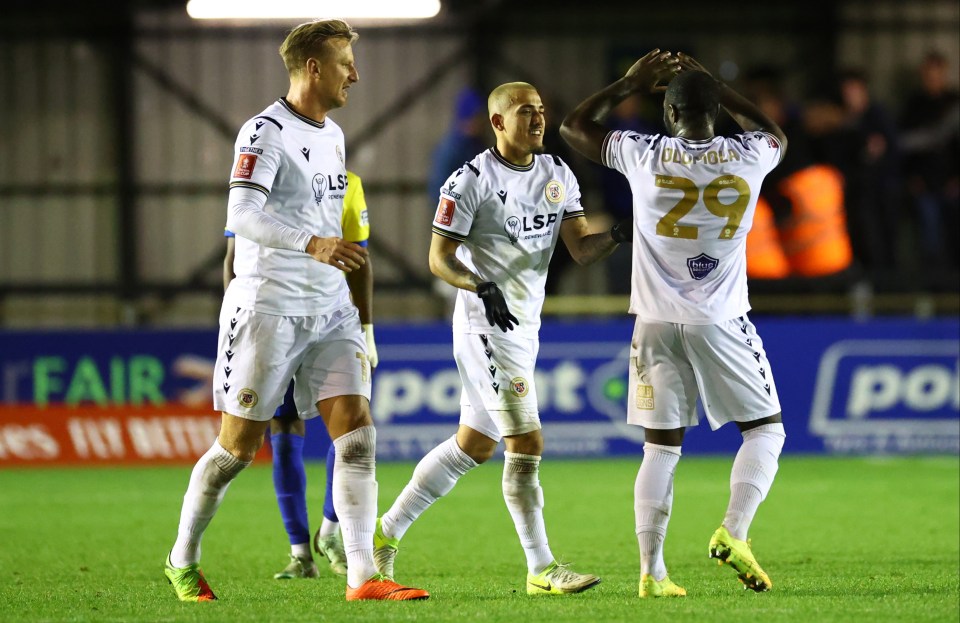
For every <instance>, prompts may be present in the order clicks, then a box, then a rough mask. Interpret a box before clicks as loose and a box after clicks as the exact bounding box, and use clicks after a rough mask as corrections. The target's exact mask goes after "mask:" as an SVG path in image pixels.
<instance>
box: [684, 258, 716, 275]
mask: <svg viewBox="0 0 960 623" xmlns="http://www.w3.org/2000/svg"><path fill="white" fill-rule="evenodd" d="M719 265H720V260H718V259H717V258H715V257H710V256H709V255H707V254H706V253H701V254H700V255H698V256H697V257H688V258H687V270H689V271H690V276H691V277H693V278H694V279H696V280H697V281H700V280H701V279H703V278H704V277H706V276H707V275H709V274H710V273H712V272H713V271H714V269H715V268H716V267H717V266H719Z"/></svg>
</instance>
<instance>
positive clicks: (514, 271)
mask: <svg viewBox="0 0 960 623" xmlns="http://www.w3.org/2000/svg"><path fill="white" fill-rule="evenodd" d="M487 104H488V110H489V117H490V123H491V125H492V126H493V129H494V133H495V134H496V139H497V143H496V147H493V148H491V149H488V150H487V151H484V152H482V153H481V154H479V155H478V156H477V157H476V158H474V159H473V160H472V161H470V162H467V163H465V164H464V165H463V166H462V167H461V168H460V169H458V170H457V171H455V172H454V173H453V174H452V175H451V176H450V177H449V178H448V179H447V181H446V183H445V184H444V186H443V188H442V189H441V190H440V204H439V207H438V208H437V213H436V217H435V219H434V221H433V239H432V242H431V245H430V270H431V271H432V272H433V274H434V275H436V276H437V277H440V278H441V279H443V280H444V281H446V282H447V283H449V284H451V285H453V286H455V287H457V288H459V291H458V295H457V301H456V306H455V310H454V315H453V351H454V358H455V359H456V362H457V367H458V368H459V370H460V378H461V380H462V381H463V393H462V397H461V401H460V407H461V411H460V427H459V429H458V431H457V434H456V435H454V436H452V437H450V439H448V440H447V441H445V442H444V443H442V444H440V445H439V446H437V447H436V448H434V449H433V450H431V451H430V452H429V453H428V454H427V455H426V456H425V457H424V458H423V459H422V460H421V461H420V463H419V464H418V465H417V467H416V469H415V470H414V472H413V478H412V479H411V480H410V482H409V484H407V486H406V487H405V488H404V490H403V491H402V492H401V494H400V496H399V497H398V498H397V500H396V501H395V502H394V504H393V506H392V507H391V508H390V510H388V511H387V512H386V513H385V514H384V515H383V517H382V518H381V519H380V521H379V522H378V523H377V530H376V533H375V535H374V545H375V549H374V560H375V561H376V563H377V568H378V570H379V571H380V572H381V573H383V574H384V575H386V576H387V577H391V576H392V575H393V568H394V559H395V557H396V555H397V548H398V546H399V542H400V539H401V538H402V537H403V536H404V534H405V533H406V531H407V529H408V528H409V527H410V526H411V524H412V523H413V522H414V521H415V520H416V519H417V518H418V517H419V516H420V515H421V514H422V513H423V512H424V511H425V510H426V509H427V508H429V507H430V505H431V504H433V503H434V502H436V501H437V500H438V499H439V498H440V497H442V496H444V495H446V494H447V493H448V492H449V491H450V490H451V489H452V488H453V486H454V485H455V484H456V483H457V481H458V480H459V479H460V477H462V476H463V475H464V474H465V473H467V471H469V470H470V469H472V468H474V467H476V466H477V465H478V464H480V463H483V462H485V461H486V460H487V459H489V458H490V457H491V456H492V455H493V452H494V450H495V449H496V446H497V443H498V442H499V441H500V439H501V438H504V439H505V443H506V452H505V453H504V459H505V460H504V466H503V497H504V500H505V501H506V504H507V508H508V509H509V511H510V515H511V516H512V517H513V521H514V524H515V526H516V529H517V533H518V535H519V536H520V542H521V544H522V546H523V550H524V553H525V554H526V558H527V582H526V589H527V593H529V594H563V593H578V592H581V591H584V590H586V589H588V588H590V587H592V586H595V585H596V584H597V583H599V582H600V578H598V577H597V576H595V575H591V574H581V573H577V572H575V571H573V570H572V569H570V568H569V566H567V565H560V564H557V561H556V560H555V559H554V557H553V554H552V553H551V551H550V547H549V545H548V544H547V535H546V530H545V527H544V522H543V491H542V489H541V487H540V479H539V466H540V456H541V454H542V452H543V437H542V435H541V433H540V417H539V413H538V410H537V389H536V387H535V386H534V384H533V374H534V367H535V365H536V359H537V351H538V349H539V341H538V334H539V328H540V309H541V307H542V306H543V299H544V283H545V281H546V275H547V266H548V265H549V263H550V257H551V255H552V254H553V250H554V248H555V247H556V245H557V241H558V240H559V239H561V238H562V239H563V242H564V244H566V245H567V247H568V248H569V250H570V254H571V256H573V258H574V259H575V260H576V261H577V262H578V263H580V264H589V263H591V262H595V261H597V260H599V259H602V258H604V257H606V256H607V255H609V254H610V253H612V252H613V250H614V249H615V248H616V246H617V244H618V243H619V242H624V241H626V238H625V237H623V236H622V234H627V235H629V233H628V232H629V228H628V227H626V228H620V227H618V226H617V227H614V229H613V230H611V231H610V232H603V233H595V234H591V233H590V230H589V227H588V225H587V220H586V218H585V217H584V214H583V208H582V207H581V206H580V187H579V185H578V183H577V179H576V177H574V175H573V173H572V172H571V171H570V169H569V167H567V165H566V164H565V163H564V162H563V161H562V160H560V158H558V157H556V156H550V155H544V154H543V131H544V127H545V125H546V119H545V116H544V108H543V103H542V102H541V100H540V95H539V94H538V93H537V90H536V89H535V88H534V87H533V86H531V85H529V84H527V83H524V82H512V83H507V84H503V85H501V86H499V87H497V88H496V89H494V90H493V91H492V92H491V93H490V96H489V98H488V102H487Z"/></svg>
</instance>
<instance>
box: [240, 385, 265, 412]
mask: <svg viewBox="0 0 960 623" xmlns="http://www.w3.org/2000/svg"><path fill="white" fill-rule="evenodd" d="M259 401H260V397H259V396H257V392H255V391H253V390H252V389H250V388H248V387H245V388H243V389H241V390H240V391H239V392H237V402H239V403H240V406H241V407H246V408H247V409H252V408H254V407H255V406H257V403H258V402H259Z"/></svg>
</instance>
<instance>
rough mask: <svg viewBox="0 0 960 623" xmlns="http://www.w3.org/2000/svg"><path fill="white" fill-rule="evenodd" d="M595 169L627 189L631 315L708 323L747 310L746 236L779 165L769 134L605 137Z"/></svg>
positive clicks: (777, 146)
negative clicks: (606, 170) (619, 177)
mask: <svg viewBox="0 0 960 623" xmlns="http://www.w3.org/2000/svg"><path fill="white" fill-rule="evenodd" d="M601 154H602V158H603V163H604V164H605V165H606V166H608V167H610V168H612V169H616V170H617V171H619V172H620V173H622V174H623V175H625V176H626V177H627V179H628V180H629V181H630V187H631V189H632V191H633V203H634V236H633V271H632V272H633V287H632V289H631V295H630V313H632V314H635V315H636V316H638V317H639V318H642V319H643V320H653V321H662V322H678V323H682V324H702V325H706V324H715V323H718V322H723V321H725V320H729V319H731V318H736V317H738V316H741V315H743V314H745V313H746V312H747V311H748V310H749V309H750V303H749V302H748V300H747V269H746V252H745V247H746V240H747V232H748V231H750V227H751V225H752V224H753V213H754V209H755V208H756V205H757V197H758V196H759V194H760V184H761V183H762V182H763V178H764V177H765V176H766V175H767V173H769V172H770V171H771V170H772V169H773V168H774V167H775V166H776V165H777V163H778V162H779V161H780V158H781V148H780V144H779V142H778V141H777V139H776V138H775V137H774V136H773V135H772V134H769V133H767V132H760V131H756V132H746V133H743V134H738V135H736V136H733V137H729V138H727V137H722V136H715V137H713V138H710V139H707V140H700V141H696V140H688V139H685V138H680V137H671V136H666V135H660V134H656V135H649V134H638V133H636V132H631V131H620V130H617V131H613V132H610V133H609V134H608V135H607V137H606V140H605V141H604V144H603V149H602V151H601Z"/></svg>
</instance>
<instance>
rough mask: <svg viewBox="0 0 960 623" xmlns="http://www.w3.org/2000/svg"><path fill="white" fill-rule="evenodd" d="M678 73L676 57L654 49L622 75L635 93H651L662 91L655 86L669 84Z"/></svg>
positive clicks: (678, 62) (678, 64)
mask: <svg viewBox="0 0 960 623" xmlns="http://www.w3.org/2000/svg"><path fill="white" fill-rule="evenodd" d="M679 72H680V61H679V59H677V57H676V56H673V55H672V54H671V53H670V52H661V51H660V48H654V49H653V50H650V51H649V52H647V54H646V55H645V56H644V57H643V58H641V59H640V60H638V61H637V62H636V63H634V64H633V65H632V66H631V67H630V69H628V70H627V73H626V74H624V78H626V79H628V80H630V82H631V83H632V85H633V87H634V89H635V90H636V91H640V92H653V91H658V90H662V89H663V87H658V86H657V85H658V83H660V82H662V81H665V82H669V81H670V79H671V78H673V77H674V76H675V75H676V74H678V73H679Z"/></svg>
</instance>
